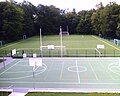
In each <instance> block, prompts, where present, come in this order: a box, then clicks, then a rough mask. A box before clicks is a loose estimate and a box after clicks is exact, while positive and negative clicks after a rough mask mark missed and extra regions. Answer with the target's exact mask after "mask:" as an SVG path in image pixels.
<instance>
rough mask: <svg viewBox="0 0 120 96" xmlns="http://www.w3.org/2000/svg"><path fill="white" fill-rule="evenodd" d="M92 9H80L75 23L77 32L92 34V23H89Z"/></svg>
mask: <svg viewBox="0 0 120 96" xmlns="http://www.w3.org/2000/svg"><path fill="white" fill-rule="evenodd" d="M92 13H93V10H90V11H81V12H79V13H78V14H79V18H80V20H79V24H78V25H77V28H76V29H77V32H78V34H93V30H92V28H93V27H92V24H91V15H92Z"/></svg>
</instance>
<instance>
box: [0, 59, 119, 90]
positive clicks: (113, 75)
mask: <svg viewBox="0 0 120 96" xmlns="http://www.w3.org/2000/svg"><path fill="white" fill-rule="evenodd" d="M42 60H43V62H42V66H40V67H38V68H37V69H36V70H35V72H34V77H33V70H32V66H29V58H24V59H12V60H11V61H10V62H9V64H8V65H6V67H5V68H2V69H0V88H2V89H7V88H8V89H15V88H21V89H25V88H27V89H28V90H44V89H45V90H46V91H47V90H48V89H51V90H57V88H58V89H61V90H69V89H75V90H76V91H78V90H80V91H82V90H84V91H85V90H86V91H89V90H96V91H98V90H101V91H103V92H104V91H107V92H109V91H114V92H116V91H118V90H119V89H120V58H108V57H107V58H88V57H87V58H83V57H81V58H80V57H79V58H43V59H42Z"/></svg>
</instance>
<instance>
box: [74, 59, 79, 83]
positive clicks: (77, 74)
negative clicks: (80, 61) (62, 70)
mask: <svg viewBox="0 0 120 96" xmlns="http://www.w3.org/2000/svg"><path fill="white" fill-rule="evenodd" d="M75 62H76V68H77V77H78V83H79V84H80V75H79V69H78V65H77V60H76V61H75Z"/></svg>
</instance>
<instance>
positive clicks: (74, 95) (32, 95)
mask: <svg viewBox="0 0 120 96" xmlns="http://www.w3.org/2000/svg"><path fill="white" fill-rule="evenodd" d="M26 96H120V93H48V92H43V93H40V92H33V93H28V94H27V95H26Z"/></svg>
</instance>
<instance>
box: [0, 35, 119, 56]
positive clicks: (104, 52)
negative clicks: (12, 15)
mask: <svg viewBox="0 0 120 96" xmlns="http://www.w3.org/2000/svg"><path fill="white" fill-rule="evenodd" d="M42 43H43V46H46V47H43V48H42V49H43V50H42V53H43V56H50V57H52V56H58V57H59V56H60V54H61V48H60V44H61V42H60V36H59V35H54V36H53V35H52V36H43V37H42ZM48 45H54V46H59V47H56V48H55V49H54V50H48V49H47V46H48ZM97 45H104V49H97ZM63 46H64V47H63V56H75V57H76V56H94V57H95V56H120V46H117V45H115V44H113V43H111V42H109V41H107V40H105V39H101V38H99V37H97V36H93V35H69V36H63ZM12 49H17V55H18V56H20V55H22V53H23V51H24V53H27V55H29V56H32V54H33V53H36V54H37V55H38V56H41V51H40V38H39V37H37V36H35V37H32V38H28V39H26V40H21V41H19V42H15V43H10V44H8V45H5V46H3V47H1V48H0V55H1V56H2V55H7V56H8V55H10V51H11V50H12Z"/></svg>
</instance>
